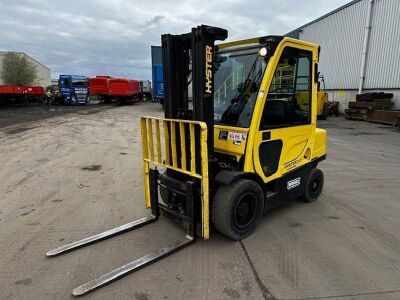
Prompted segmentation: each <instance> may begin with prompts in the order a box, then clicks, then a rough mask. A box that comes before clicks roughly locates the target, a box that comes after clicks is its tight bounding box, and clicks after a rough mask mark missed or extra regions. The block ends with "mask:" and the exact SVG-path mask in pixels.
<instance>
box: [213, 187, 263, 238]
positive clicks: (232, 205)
mask: <svg viewBox="0 0 400 300" xmlns="http://www.w3.org/2000/svg"><path fill="white" fill-rule="evenodd" d="M263 203H264V193H263V190H262V189H261V187H260V185H259V184H258V183H256V182H255V181H252V180H248V179H239V180H238V181H235V182H234V183H232V184H230V185H223V186H220V187H219V188H218V190H217V192H216V194H215V196H214V199H213V202H212V211H211V218H212V222H213V224H214V227H215V229H217V230H218V231H219V232H220V233H222V234H223V235H225V236H227V237H229V238H231V239H233V240H236V241H240V240H242V239H244V238H245V237H248V236H249V235H250V234H252V233H253V231H254V229H255V228H256V225H257V222H258V220H259V219H260V216H261V213H262V211H263Z"/></svg>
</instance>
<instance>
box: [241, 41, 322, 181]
mask: <svg viewBox="0 0 400 300" xmlns="http://www.w3.org/2000/svg"><path fill="white" fill-rule="evenodd" d="M286 47H292V48H296V49H299V50H304V51H309V52H311V53H312V67H311V122H310V124H307V125H300V126H288V127H284V128H285V129H288V130H287V131H288V132H286V133H284V134H289V135H291V136H296V134H301V133H300V132H301V127H307V130H306V131H307V132H308V134H309V138H308V140H307V143H306V145H305V147H304V149H303V151H302V152H301V154H300V155H299V156H298V157H297V158H295V159H293V160H292V161H289V162H285V159H283V158H282V155H281V157H280V160H279V166H278V169H277V171H276V172H275V173H274V174H272V175H270V176H268V177H267V176H266V175H265V174H264V171H263V169H262V167H261V163H260V159H259V146H260V144H261V143H262V142H263V132H270V135H271V138H270V140H271V141H272V140H277V139H278V137H280V138H281V139H282V136H281V134H282V133H279V132H278V130H280V129H282V128H279V129H268V130H260V122H261V119H262V114H263V111H264V107H265V104H266V101H267V95H268V91H269V88H270V85H271V82H272V79H273V77H274V74H275V69H276V67H277V65H278V62H279V59H280V57H281V55H282V53H283V51H284V49H285V48H286ZM317 63H318V46H317V45H316V44H312V43H308V42H304V41H299V40H295V39H291V38H284V39H283V40H282V41H281V42H280V44H279V45H278V47H277V49H276V51H275V53H274V55H273V56H272V57H271V58H270V60H269V64H268V66H267V69H266V71H265V74H264V77H263V80H262V82H261V87H260V90H259V93H258V96H257V101H256V104H255V107H254V113H253V118H252V121H251V125H250V130H249V134H248V141H247V146H246V153H245V154H246V155H245V161H244V168H243V169H244V171H245V172H256V173H257V174H258V175H259V177H260V178H261V179H262V180H263V181H264V183H267V182H270V181H272V180H274V179H276V178H279V177H281V176H282V175H283V174H285V173H287V172H289V171H291V170H295V169H297V168H298V167H300V166H302V165H305V164H306V163H308V162H310V160H311V157H312V149H313V147H314V142H315V128H316V120H317V116H316V113H317V105H316V100H317V83H316V81H315V78H316V72H317V68H316V67H315V66H316V64H317ZM296 128H297V129H296ZM299 130H300V132H299ZM282 143H283V147H284V145H285V140H283V141H282ZM284 162H285V163H284Z"/></svg>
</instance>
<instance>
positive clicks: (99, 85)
mask: <svg viewBox="0 0 400 300" xmlns="http://www.w3.org/2000/svg"><path fill="white" fill-rule="evenodd" d="M89 89H90V94H91V95H97V96H99V98H100V99H101V100H103V101H104V102H106V103H109V102H111V100H112V99H117V100H119V101H121V103H125V102H127V101H132V102H138V101H139V97H140V85H139V81H137V80H133V79H127V78H114V77H111V76H106V75H100V76H96V77H91V78H89Z"/></svg>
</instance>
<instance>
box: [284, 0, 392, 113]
mask: <svg viewBox="0 0 400 300" xmlns="http://www.w3.org/2000/svg"><path fill="white" fill-rule="evenodd" d="M399 28H400V1H398V0H355V1H351V2H349V3H348V4H346V5H343V6H341V7H339V8H338V9H336V10H334V11H332V12H330V13H328V14H326V15H324V16H322V17H320V18H318V19H316V20H314V21H312V22H310V23H307V24H305V25H303V26H301V27H299V28H297V29H295V30H293V31H291V32H289V33H288V34H286V35H287V36H290V37H294V38H298V39H301V40H306V41H310V42H314V43H317V44H319V45H320V46H321V55H320V64H319V70H320V72H321V74H322V75H323V76H324V78H325V82H326V87H327V89H328V93H329V96H330V99H331V100H335V101H339V102H340V108H341V110H343V109H344V108H345V107H347V102H348V101H354V99H355V95H356V94H357V93H359V92H367V91H386V92H391V93H393V94H394V98H393V102H394V103H395V108H397V109H400V50H399V46H400V30H399Z"/></svg>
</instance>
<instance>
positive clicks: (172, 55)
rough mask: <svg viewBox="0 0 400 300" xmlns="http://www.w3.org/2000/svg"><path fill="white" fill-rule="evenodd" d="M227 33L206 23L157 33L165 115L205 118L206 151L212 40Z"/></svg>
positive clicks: (210, 116) (210, 144)
mask: <svg viewBox="0 0 400 300" xmlns="http://www.w3.org/2000/svg"><path fill="white" fill-rule="evenodd" d="M227 37H228V31H227V30H225V29H222V28H218V27H211V26H207V25H201V26H198V27H195V28H192V31H191V32H189V33H185V34H180V35H171V34H164V35H162V37H161V44H162V55H163V64H164V70H163V72H164V74H163V75H164V97H165V98H164V109H165V118H168V119H184V120H193V121H202V122H205V123H206V124H207V131H208V147H207V148H208V153H209V154H210V153H212V152H213V148H214V147H213V146H214V145H213V143H214V126H213V125H214V98H213V95H214V43H215V41H217V40H221V41H223V40H225V39H226V38H227ZM190 87H191V89H192V93H190V92H189V89H190ZM190 94H192V105H191V106H190V105H189V97H190Z"/></svg>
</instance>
